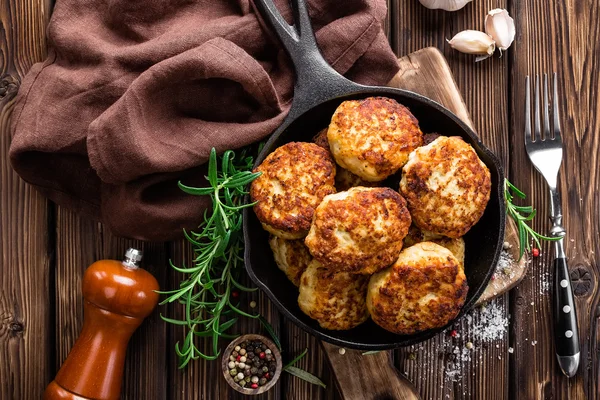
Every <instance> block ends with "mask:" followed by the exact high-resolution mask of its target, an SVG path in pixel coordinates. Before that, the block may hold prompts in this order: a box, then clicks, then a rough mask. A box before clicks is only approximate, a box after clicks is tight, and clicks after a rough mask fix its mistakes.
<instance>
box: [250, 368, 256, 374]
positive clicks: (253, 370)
mask: <svg viewBox="0 0 600 400" xmlns="http://www.w3.org/2000/svg"><path fill="white" fill-rule="evenodd" d="M250 373H251V374H252V375H256V374H258V368H256V367H252V368H250Z"/></svg>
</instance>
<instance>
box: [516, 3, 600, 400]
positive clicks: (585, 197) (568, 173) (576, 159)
mask: <svg viewBox="0 0 600 400" xmlns="http://www.w3.org/2000/svg"><path fill="white" fill-rule="evenodd" d="M511 6H512V7H511V8H512V9H511V11H512V12H511V14H512V15H513V16H514V17H515V23H516V26H517V27H518V28H517V38H516V45H515V48H514V50H513V52H512V53H511V54H512V57H513V61H512V64H513V69H512V75H511V76H512V81H511V87H512V88H513V89H512V93H511V103H512V107H513V109H512V116H513V118H512V121H511V132H512V137H511V155H512V160H511V175H512V176H513V177H514V178H515V181H516V184H517V185H518V186H519V187H521V188H523V189H524V190H525V192H526V193H529V194H530V198H529V201H530V202H533V204H534V206H535V207H536V208H537V209H538V218H536V220H535V222H534V228H535V229H536V230H538V231H540V232H547V231H548V229H549V228H550V224H549V222H548V219H547V217H548V211H549V210H548V208H549V205H548V201H549V196H548V193H547V188H546V185H545V183H544V182H543V179H542V178H541V176H540V175H539V174H538V173H537V172H535V170H534V168H533V167H532V165H531V163H530V162H529V160H528V158H527V156H526V154H525V151H524V146H523V138H522V132H523V127H524V94H525V92H524V90H525V87H524V86H525V85H524V83H525V76H526V75H528V74H529V75H531V74H536V73H543V72H552V71H557V72H558V77H559V82H560V85H559V89H560V90H559V96H561V99H562V101H561V112H562V128H563V141H564V156H563V165H562V169H561V175H560V190H561V192H562V201H563V215H564V218H563V223H564V225H565V227H566V231H567V239H566V241H565V244H566V253H567V257H568V258H569V263H570V270H571V274H572V277H573V278H575V277H577V276H579V277H581V278H578V279H576V280H577V282H576V284H577V286H576V288H578V289H579V290H578V293H579V294H578V295H577V296H576V306H577V314H578V322H579V334H580V343H581V365H580V367H579V372H578V374H577V375H576V376H575V377H574V378H572V379H567V378H566V377H564V376H563V375H562V374H561V373H560V371H559V368H558V365H557V363H556V359H555V355H554V350H553V340H552V336H553V335H552V317H551V316H552V302H551V294H550V292H549V291H547V290H545V288H544V282H545V281H549V282H552V280H551V276H552V267H551V265H552V257H553V256H552V255H553V250H552V247H551V246H550V245H549V244H545V245H544V246H543V247H542V256H541V257H540V258H538V259H535V260H534V262H533V263H532V266H531V271H530V274H529V276H528V278H526V279H525V280H524V281H523V282H522V283H521V285H519V287H518V288H517V289H516V290H515V295H514V296H513V297H512V298H511V314H512V315H513V322H514V324H513V327H512V335H511V336H512V343H513V346H514V347H515V355H514V357H513V358H512V362H511V368H510V371H511V398H527V399H547V398H555V399H567V398H569V399H584V398H588V399H597V398H598V397H599V396H600V389H599V386H598V376H599V371H600V370H599V365H598V362H599V361H598V349H599V348H600V338H599V335H598V333H599V332H598V330H597V327H598V316H599V310H598V303H599V300H600V293H599V291H598V279H599V278H600V267H599V263H598V258H597V254H600V248H599V247H600V241H599V239H598V238H599V226H598V220H599V219H600V207H599V206H598V196H597V194H596V190H594V189H593V188H597V187H598V186H599V184H600V177H599V175H598V170H599V167H600V161H599V159H598V148H599V147H600V120H599V113H598V111H599V110H600V103H599V102H598V88H599V87H600V79H599V75H598V65H599V63H600V44H599V41H598V39H599V38H600V27H599V25H598V19H599V18H600V14H599V13H600V9H599V5H598V2H596V1H593V0H587V1H575V0H567V1H553V2H538V1H533V0H524V1H519V2H513V3H512V4H511ZM532 341H535V342H536V345H535V346H532V345H531V344H532Z"/></svg>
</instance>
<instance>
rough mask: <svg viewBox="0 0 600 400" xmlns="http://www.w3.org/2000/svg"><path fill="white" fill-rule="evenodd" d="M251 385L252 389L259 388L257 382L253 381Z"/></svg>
mask: <svg viewBox="0 0 600 400" xmlns="http://www.w3.org/2000/svg"><path fill="white" fill-rule="evenodd" d="M250 387H251V388H252V389H256V388H258V385H257V384H256V383H253V384H252V385H250Z"/></svg>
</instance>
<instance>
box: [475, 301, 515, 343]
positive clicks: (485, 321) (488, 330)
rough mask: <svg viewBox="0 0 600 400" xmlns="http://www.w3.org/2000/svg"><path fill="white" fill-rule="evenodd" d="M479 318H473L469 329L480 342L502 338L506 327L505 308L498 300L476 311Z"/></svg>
mask: <svg viewBox="0 0 600 400" xmlns="http://www.w3.org/2000/svg"><path fill="white" fill-rule="evenodd" d="M477 314H478V316H479V318H474V319H473V321H474V322H473V325H472V326H470V327H469V331H470V332H471V333H472V334H473V336H474V337H475V338H476V339H479V340H480V341H482V342H491V341H494V340H498V339H502V338H503V337H504V333H505V332H506V328H507V327H508V318H506V317H505V310H504V308H503V307H502V306H500V305H499V304H498V302H492V303H490V304H488V305H487V306H486V307H485V308H482V309H481V311H480V312H478V313H477Z"/></svg>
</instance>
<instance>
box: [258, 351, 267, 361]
mask: <svg viewBox="0 0 600 400" xmlns="http://www.w3.org/2000/svg"><path fill="white" fill-rule="evenodd" d="M258 356H259V357H260V358H261V359H262V358H265V357H266V354H265V353H264V351H263V352H260V354H259V355H258Z"/></svg>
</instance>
